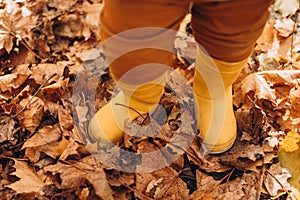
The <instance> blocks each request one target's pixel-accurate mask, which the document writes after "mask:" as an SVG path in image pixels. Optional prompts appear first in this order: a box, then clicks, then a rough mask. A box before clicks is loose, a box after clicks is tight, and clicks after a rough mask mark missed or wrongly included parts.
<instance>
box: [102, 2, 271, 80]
mask: <svg viewBox="0 0 300 200" xmlns="http://www.w3.org/2000/svg"><path fill="white" fill-rule="evenodd" d="M272 2H273V1H272V0H259V1H258V0H195V1H194V2H193V4H191V3H192V0H104V9H103V11H102V13H101V18H100V19H101V39H102V41H104V40H106V39H107V38H109V37H111V36H113V35H116V34H118V33H121V32H123V31H126V30H131V29H135V28H142V27H159V28H166V29H171V30H178V28H179V25H180V23H181V21H182V19H183V18H184V17H185V15H186V14H187V13H188V10H189V8H190V7H191V13H192V22H191V25H192V29H193V33H194V36H195V39H196V41H197V42H198V43H199V44H200V45H201V46H202V47H204V49H205V50H206V51H207V52H208V54H209V55H210V56H211V57H213V58H216V59H218V60H221V61H225V62H238V61H241V60H244V59H246V58H247V57H248V56H249V55H250V54H251V52H252V51H253V48H254V45H255V42H256V40H257V38H258V37H259V36H260V34H261V33H262V30H263V27H264V25H265V23H266V21H267V20H268V16H269V11H268V7H269V6H270V5H271V4H272ZM191 5H192V6H191ZM158 34H159V33H158ZM148 37H152V36H151V35H149V36H148ZM154 37H157V35H156V36H153V38H154ZM174 38H175V35H172V36H171V37H168V38H167V39H166V38H164V39H163V40H162V39H161V38H160V39H159V37H158V39H157V40H161V42H165V43H167V44H169V45H172V44H173V40H174ZM135 40H137V39H136V38H134V37H128V38H121V39H120V42H119V43H118V45H120V47H121V46H122V45H126V44H128V43H130V42H135ZM154 40H155V38H154ZM122 43H123V44H122ZM117 49H118V46H116V45H111V46H106V47H105V52H106V56H107V57H108V59H109V58H110V55H111V54H114V52H115V51H116V50H117ZM172 56H173V55H172V53H170V52H167V51H163V50H161V49H155V48H146V49H139V50H135V51H132V52H129V53H126V54H124V55H122V56H120V57H119V58H118V59H114V62H112V63H111V64H110V65H109V69H110V71H111V73H112V75H113V78H115V79H116V80H119V79H120V78H121V76H122V75H123V74H124V73H126V72H128V71H129V70H130V69H133V68H134V67H136V66H139V65H142V64H147V63H161V64H164V65H169V64H170V61H171V59H172ZM161 73H162V72H161V71H160V70H149V71H148V72H146V73H145V74H143V73H142V74H140V76H138V77H137V79H140V80H141V81H142V80H144V79H145V78H147V77H148V78H149V77H150V78H149V80H150V79H151V78H154V77H157V76H159V74H161ZM129 82H130V81H129Z"/></svg>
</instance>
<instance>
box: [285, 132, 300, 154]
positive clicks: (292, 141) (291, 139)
mask: <svg viewBox="0 0 300 200" xmlns="http://www.w3.org/2000/svg"><path fill="white" fill-rule="evenodd" d="M299 141H300V135H299V134H298V133H297V132H295V129H294V128H292V130H291V131H290V132H288V133H287V135H286V137H285V138H284V140H283V141H282V142H281V143H280V147H281V148H283V149H284V150H285V151H286V152H293V151H296V150H297V149H299V144H298V143H299Z"/></svg>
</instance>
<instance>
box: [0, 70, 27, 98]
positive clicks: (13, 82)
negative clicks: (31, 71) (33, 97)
mask: <svg viewBox="0 0 300 200" xmlns="http://www.w3.org/2000/svg"><path fill="white" fill-rule="evenodd" d="M27 78H28V75H24V74H7V75H4V76H0V93H1V92H6V91H9V92H11V91H12V90H13V89H16V88H18V87H20V86H21V85H22V84H23V83H24V82H25V81H26V79H27Z"/></svg>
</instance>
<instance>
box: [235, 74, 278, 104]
mask: <svg viewBox="0 0 300 200" xmlns="http://www.w3.org/2000/svg"><path fill="white" fill-rule="evenodd" d="M241 89H242V91H243V96H245V94H247V93H248V92H249V91H254V92H255V95H256V96H257V98H258V99H266V100H271V101H275V99H276V95H275V93H274V92H275V91H274V89H272V88H271V87H270V85H269V84H268V83H267V82H266V80H265V79H264V78H263V77H262V76H261V75H258V74H250V75H249V76H247V77H246V78H245V79H244V80H243V81H242V86H241Z"/></svg>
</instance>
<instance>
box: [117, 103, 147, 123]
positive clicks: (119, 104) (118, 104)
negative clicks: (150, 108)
mask: <svg viewBox="0 0 300 200" xmlns="http://www.w3.org/2000/svg"><path fill="white" fill-rule="evenodd" d="M115 105H116V106H123V107H125V108H128V109H130V110H133V111H134V112H136V113H137V114H138V115H139V116H140V117H142V118H143V119H144V120H145V118H144V117H143V115H142V114H141V113H140V112H139V111H137V110H136V109H134V108H132V107H130V106H126V105H124V104H121V103H115Z"/></svg>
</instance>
